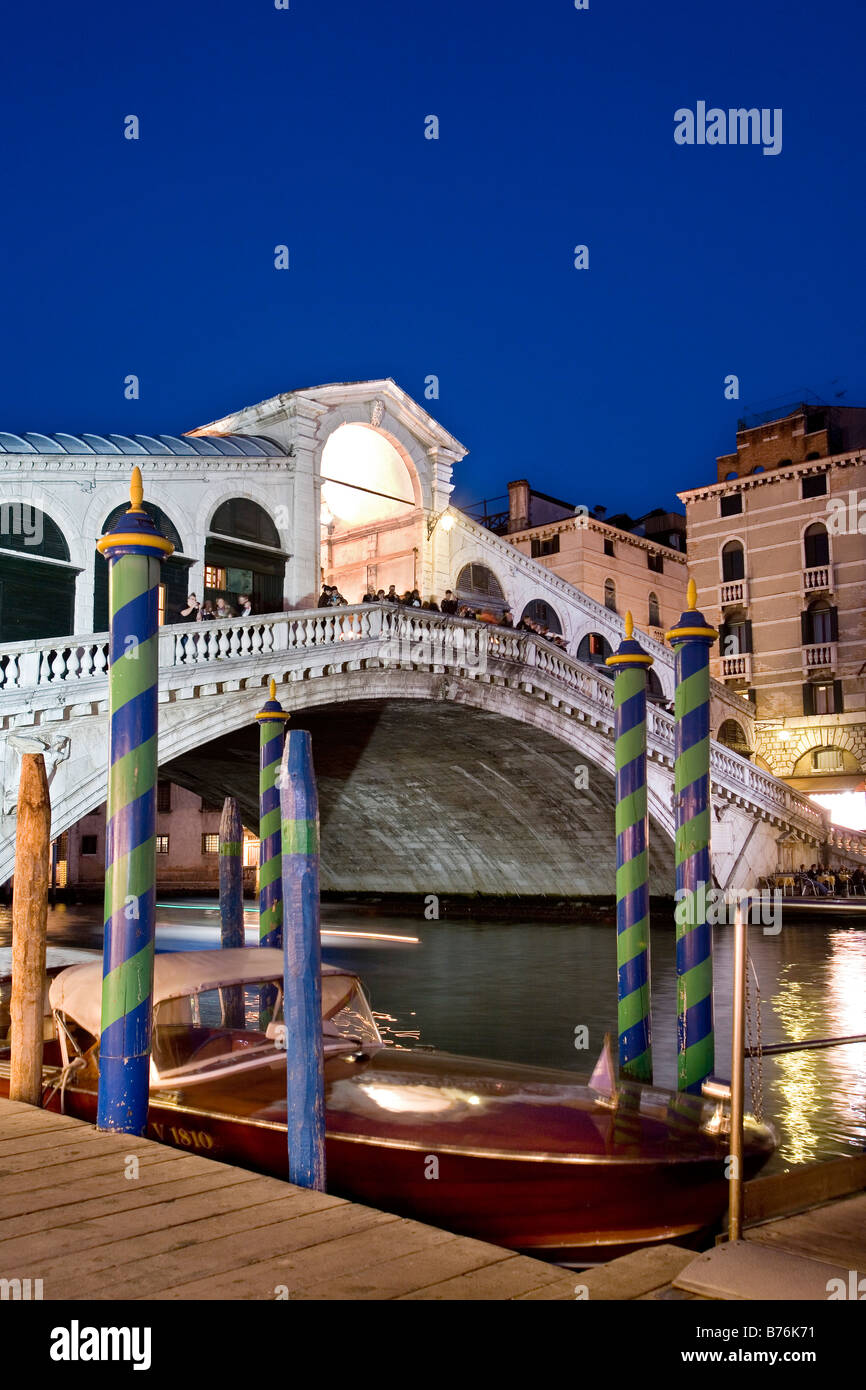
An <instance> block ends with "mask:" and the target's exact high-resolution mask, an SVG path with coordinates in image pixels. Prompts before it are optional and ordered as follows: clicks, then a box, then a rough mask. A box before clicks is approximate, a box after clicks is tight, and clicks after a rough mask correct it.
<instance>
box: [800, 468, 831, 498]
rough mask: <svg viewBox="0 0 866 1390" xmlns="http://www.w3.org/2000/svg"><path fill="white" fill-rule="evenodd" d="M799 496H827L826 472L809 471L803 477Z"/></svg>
mask: <svg viewBox="0 0 866 1390" xmlns="http://www.w3.org/2000/svg"><path fill="white" fill-rule="evenodd" d="M800 496H801V497H826V496H827V474H826V473H809V474H807V476H806V477H805V478H804V479H803V488H802V492H801V493H800Z"/></svg>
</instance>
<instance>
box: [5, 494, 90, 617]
mask: <svg viewBox="0 0 866 1390" xmlns="http://www.w3.org/2000/svg"><path fill="white" fill-rule="evenodd" d="M77 574H78V570H77V569H75V568H74V567H73V566H72V565H71V564H70V563H69V547H68V545H67V544H66V540H65V539H64V536H63V532H62V531H61V530H60V527H59V526H58V525H57V523H56V522H54V521H52V520H51V517H50V516H46V515H45V513H44V512H41V511H40V510H39V509H38V507H34V506H32V505H31V504H30V503H29V502H24V501H14V502H6V501H4V502H0V642H23V641H26V640H27V639H29V638H32V639H34V640H38V639H39V638H40V637H63V636H65V635H66V634H67V633H70V632H72V628H73V621H74V611H75V576H76V575H77Z"/></svg>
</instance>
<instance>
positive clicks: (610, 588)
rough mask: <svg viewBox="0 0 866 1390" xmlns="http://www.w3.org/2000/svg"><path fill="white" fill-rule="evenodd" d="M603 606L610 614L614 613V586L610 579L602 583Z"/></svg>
mask: <svg viewBox="0 0 866 1390" xmlns="http://www.w3.org/2000/svg"><path fill="white" fill-rule="evenodd" d="M604 606H605V608H609V609H610V611H611V613H615V612H616V585H615V584H614V582H613V580H612V579H606V580H605V581H604Z"/></svg>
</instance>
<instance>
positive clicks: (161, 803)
mask: <svg viewBox="0 0 866 1390" xmlns="http://www.w3.org/2000/svg"><path fill="white" fill-rule="evenodd" d="M156 809H157V811H162V812H167V811H170V810H171V782H163V781H161V780H160V781H159V782H157V784H156Z"/></svg>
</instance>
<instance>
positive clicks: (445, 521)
mask: <svg viewBox="0 0 866 1390" xmlns="http://www.w3.org/2000/svg"><path fill="white" fill-rule="evenodd" d="M442 530H443V531H453V530H454V518H453V516H451V515H450V514H449V515H448V516H443V518H442Z"/></svg>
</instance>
